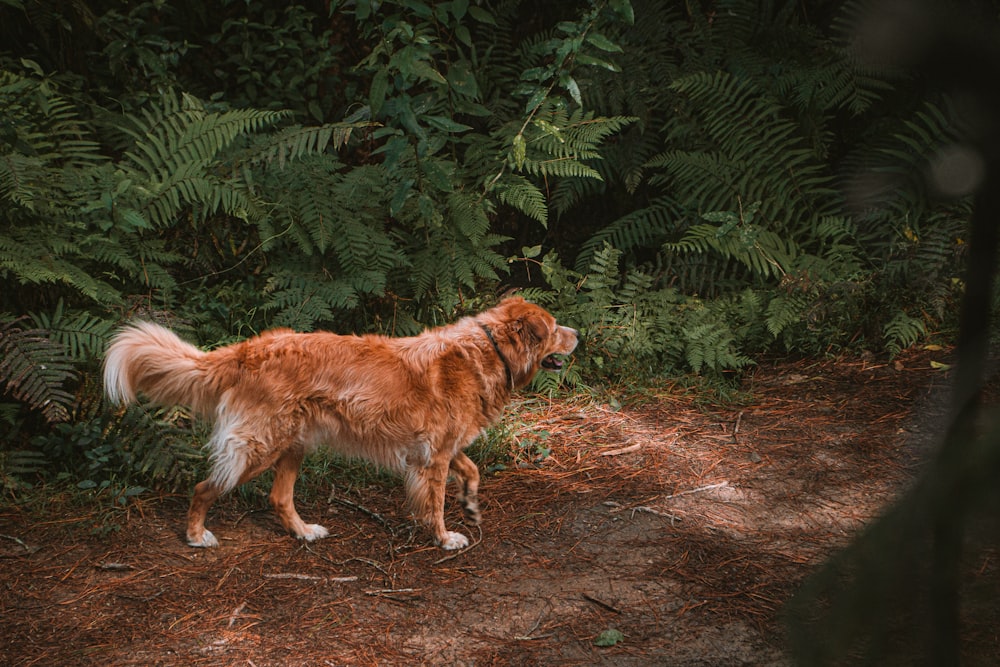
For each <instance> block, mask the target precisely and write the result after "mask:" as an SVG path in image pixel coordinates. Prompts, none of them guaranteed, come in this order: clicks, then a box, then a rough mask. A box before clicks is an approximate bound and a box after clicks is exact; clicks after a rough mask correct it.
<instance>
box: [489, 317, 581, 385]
mask: <svg viewBox="0 0 1000 667" xmlns="http://www.w3.org/2000/svg"><path fill="white" fill-rule="evenodd" d="M478 319H479V321H480V323H481V324H482V325H484V326H485V327H487V329H488V330H489V331H490V333H491V334H492V336H493V338H494V340H495V341H496V344H497V347H498V348H499V350H500V353H501V355H502V357H503V360H504V361H505V362H506V363H507V364H508V365H509V367H510V371H511V375H512V379H513V382H514V384H515V386H518V387H520V386H524V385H526V384H528V383H529V382H531V379H532V378H533V377H535V373H537V372H538V371H539V369H545V370H549V371H558V370H560V369H561V368H562V366H563V358H564V357H565V356H566V355H568V354H570V353H572V352H573V350H575V349H576V344H577V341H578V339H579V334H578V333H577V331H576V330H575V329H571V328H569V327H564V326H561V325H559V324H558V323H557V322H556V318H554V317H553V316H552V315H551V314H549V313H548V311H546V310H545V309H544V308H542V307H541V306H538V305H535V304H533V303H530V302H528V301H525V300H524V299H522V298H521V297H510V298H508V299H504V300H503V301H501V302H500V305H498V306H496V307H494V308H491V309H490V310H487V311H486V312H484V313H482V314H480V315H479V318H478Z"/></svg>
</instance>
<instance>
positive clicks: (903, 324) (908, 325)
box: [882, 311, 927, 356]
mask: <svg viewBox="0 0 1000 667" xmlns="http://www.w3.org/2000/svg"><path fill="white" fill-rule="evenodd" d="M882 333H883V335H884V336H885V347H886V349H887V350H889V352H890V353H891V354H892V355H893V356H895V355H897V354H899V353H900V352H901V351H902V350H904V349H906V348H908V347H910V346H911V345H913V344H914V343H916V342H917V341H918V340H920V337H921V336H923V335H924V334H925V333H927V328H926V326H925V324H924V321H923V320H922V319H919V318H916V317H911V316H910V315H907V314H906V313H905V312H903V311H899V312H897V313H896V314H895V315H893V317H892V319H890V320H889V321H888V322H887V323H886V324H885V326H884V327H883V328H882Z"/></svg>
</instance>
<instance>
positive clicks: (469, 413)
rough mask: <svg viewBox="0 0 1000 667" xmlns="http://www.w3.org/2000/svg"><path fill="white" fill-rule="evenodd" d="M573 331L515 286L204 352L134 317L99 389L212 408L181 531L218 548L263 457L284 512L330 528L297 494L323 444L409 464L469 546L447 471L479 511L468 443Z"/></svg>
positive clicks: (410, 484)
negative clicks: (204, 473) (397, 332)
mask: <svg viewBox="0 0 1000 667" xmlns="http://www.w3.org/2000/svg"><path fill="white" fill-rule="evenodd" d="M576 344H577V332H576V331H574V330H573V329H570V328H568V327H563V326H559V325H558V324H556V321H555V318H553V317H552V315H550V314H549V313H547V312H546V311H545V310H544V309H542V308H540V307H539V306H536V305H534V304H531V303H528V302H527V301H525V300H523V299H521V298H518V297H515V298H511V299H506V300H504V301H503V302H501V303H500V305H498V306H496V307H495V308H492V309H490V310H487V311H485V312H483V313H480V314H479V315H477V316H475V317H467V318H464V319H462V320H460V321H458V322H456V323H454V324H451V325H448V326H444V327H440V328H437V329H431V330H428V331H425V332H424V333H422V334H420V335H419V336H415V337H410V338H388V337H384V336H374V335H369V336H340V335H336V334H331V333H319V332H318V333H296V332H293V331H291V330H288V329H276V330H273V331H268V332H265V333H263V334H261V335H260V336H257V337H255V338H252V339H249V340H246V341H244V342H242V343H236V344H234V345H230V346H228V347H223V348H219V349H216V350H213V351H210V352H203V351H201V350H199V349H198V348H196V347H194V346H192V345H190V344H188V343H186V342H184V341H182V340H181V339H180V338H178V337H177V336H176V335H175V334H173V333H171V332H170V331H168V330H167V329H164V328H163V327H161V326H159V325H156V324H152V323H149V322H135V323H133V324H131V325H130V326H128V327H126V328H124V329H122V330H121V331H120V332H119V333H118V334H117V335H116V336H115V337H114V339H113V340H112V342H111V345H110V347H109V348H108V351H107V355H106V357H105V361H104V383H105V391H106V392H107V394H108V396H109V397H110V398H111V400H112V401H114V402H116V403H120V404H121V403H130V402H134V401H135V400H136V397H137V395H138V394H140V393H141V394H143V395H145V396H146V397H147V398H148V399H149V400H150V401H152V402H154V403H157V404H159V405H165V406H166V405H186V406H189V407H190V408H191V409H192V410H193V411H194V412H195V413H196V414H199V415H201V416H204V417H206V418H209V419H212V420H213V421H214V430H213V431H212V436H211V438H210V439H209V441H208V443H207V448H208V450H209V454H210V457H211V462H212V469H211V474H210V475H209V477H208V479H206V480H204V481H202V482H200V483H199V484H198V485H197V486H196V487H195V490H194V497H193V498H192V500H191V507H190V509H189V510H188V519H187V541H188V544H190V545H191V546H194V547H211V546H216V545H217V544H218V541H217V540H216V538H215V536H214V535H212V533H211V532H210V531H208V530H206V529H205V517H206V514H207V512H208V509H209V507H210V506H211V505H212V503H213V502H214V501H215V500H216V499H217V498H218V497H219V496H220V495H222V494H224V493H226V492H228V491H230V490H232V489H233V488H234V487H236V486H237V485H239V484H243V483H244V482H247V481H249V480H251V479H253V478H254V477H256V476H257V475H259V474H261V473H262V472H264V471H265V470H267V469H269V468H273V469H274V471H275V475H274V484H273V486H272V488H271V493H270V501H271V505H272V506H273V507H274V510H275V512H276V513H277V515H278V518H279V519H280V520H281V522H282V524H283V525H284V526H285V528H286V529H287V530H288V531H289V532H290V533H292V534H293V535H295V536H297V537H299V538H301V539H304V540H310V541H311V540H316V539H319V538H321V537H325V536H326V535H327V534H328V533H327V530H326V528H324V527H322V526H319V525H316V524H307V523H305V522H304V521H303V520H302V519H301V517H299V514H298V512H297V511H296V510H295V505H294V503H293V499H292V491H293V487H294V484H295V478H296V476H297V475H298V470H299V466H300V464H301V463H302V459H303V457H304V456H305V454H306V452H307V451H309V450H310V449H312V448H313V447H315V446H317V445H320V444H324V445H329V446H330V447H332V448H334V449H335V450H337V451H339V452H341V453H344V454H347V455H349V456H357V457H362V458H365V459H368V460H371V461H374V462H375V463H378V464H380V465H382V466H386V467H388V468H391V469H394V470H396V471H398V472H400V473H401V474H402V475H403V478H404V480H405V485H406V495H407V500H408V501H409V504H410V507H411V509H412V511H413V513H414V514H415V515H416V517H417V519H418V520H419V521H421V522H422V523H423V524H424V525H425V526H426V527H427V528H428V530H429V531H430V532H431V534H432V535H433V538H434V541H435V543H436V544H437V545H439V546H441V547H442V548H444V549H458V548H462V547H464V546H467V545H468V538H466V536H465V535H463V534H461V533H457V532H451V531H449V530H447V529H446V528H445V523H444V497H445V486H446V482H447V479H448V476H449V474H451V475H453V476H454V477H455V479H456V480H457V482H458V488H459V491H458V500H459V501H460V503H461V504H462V506H463V508H464V510H465V514H466V517H467V519H468V520H469V521H470V522H472V523H478V522H479V518H480V515H479V505H478V501H477V497H476V495H477V491H478V486H479V471H478V470H477V469H476V465H475V464H474V463H473V462H472V461H471V460H470V459H469V458H468V457H467V456H466V455H465V454H464V453H463V451H462V450H463V449H464V448H465V447H467V446H468V445H469V444H471V443H472V441H473V440H474V439H475V438H476V437H477V436H479V435H480V434H481V433H482V432H483V430H484V429H485V428H486V427H487V426H488V425H489V424H491V423H492V422H494V421H495V420H496V419H497V418H498V417H499V416H500V414H501V412H502V410H503V408H504V406H505V404H506V403H507V402H508V400H509V399H510V396H511V393H512V392H513V391H514V390H515V389H516V388H518V387H521V386H523V385H525V384H527V383H528V382H530V381H531V378H532V377H533V376H534V375H535V373H536V372H537V371H538V370H539V369H540V368H542V367H545V368H549V369H552V370H554V369H557V368H558V366H559V365H560V363H561V362H560V361H559V359H558V357H557V356H553V355H567V354H570V353H571V352H572V351H573V350H574V349H575V347H576Z"/></svg>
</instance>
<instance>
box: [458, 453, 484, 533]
mask: <svg viewBox="0 0 1000 667" xmlns="http://www.w3.org/2000/svg"><path fill="white" fill-rule="evenodd" d="M451 472H452V473H453V474H454V475H455V481H456V482H458V496H457V498H458V502H459V503H461V504H462V511H463V512H465V522H466V523H468V524H469V525H472V526H478V525H479V522H480V520H481V519H482V515H481V514H480V513H479V468H477V467H476V464H475V463H473V462H472V460H471V459H470V458H469V457H468V456H466V455H465V453H464V452H459V453H458V454H456V455H455V458H453V459H452V460H451Z"/></svg>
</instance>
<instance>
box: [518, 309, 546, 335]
mask: <svg viewBox="0 0 1000 667" xmlns="http://www.w3.org/2000/svg"><path fill="white" fill-rule="evenodd" d="M524 325H525V329H527V330H528V332H529V333H530V334H531V335H532V336H534V338H535V339H536V340H545V339H546V338H548V335H549V322H548V320H547V319H546V318H544V317H542V316H541V315H540V314H539V313H531V314H530V315H528V316H527V317H525V318H524Z"/></svg>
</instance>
